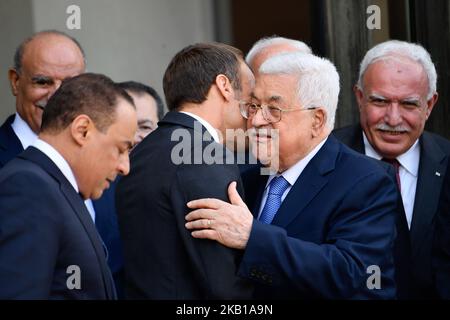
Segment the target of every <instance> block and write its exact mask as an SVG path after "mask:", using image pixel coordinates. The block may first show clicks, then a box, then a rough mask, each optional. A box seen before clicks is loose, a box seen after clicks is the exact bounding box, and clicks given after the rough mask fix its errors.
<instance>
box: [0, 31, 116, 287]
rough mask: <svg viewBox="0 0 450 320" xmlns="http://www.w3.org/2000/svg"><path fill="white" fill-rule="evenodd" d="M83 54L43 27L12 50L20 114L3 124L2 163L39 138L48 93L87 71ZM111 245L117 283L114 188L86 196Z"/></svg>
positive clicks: (72, 43)
mask: <svg viewBox="0 0 450 320" xmlns="http://www.w3.org/2000/svg"><path fill="white" fill-rule="evenodd" d="M85 67H86V61H85V55H84V51H83V49H82V47H81V45H80V44H79V43H78V42H77V40H76V39H74V38H72V37H70V36H68V35H67V34H65V33H62V32H59V31H55V30H50V31H41V32H38V33H36V34H33V35H32V36H31V37H29V38H27V39H25V40H24V41H23V42H22V43H21V44H20V45H19V47H18V48H17V50H16V53H15V55H14V67H13V68H11V69H10V70H9V72H8V76H9V80H10V84H11V90H12V94H13V95H14V96H15V97H16V114H15V115H11V116H9V117H8V119H7V120H6V121H5V123H3V125H2V126H1V127H0V168H2V167H3V166H4V165H5V164H6V163H7V162H8V161H10V160H11V159H13V158H14V157H15V156H17V155H18V154H19V153H21V152H22V151H23V150H25V149H26V148H27V147H28V146H30V145H31V144H32V143H33V142H34V141H36V139H37V137H38V136H37V135H38V134H39V130H40V127H41V121H42V112H43V110H44V108H45V105H46V104H47V101H48V99H50V97H51V96H52V95H53V93H54V92H55V91H56V90H57V89H58V88H59V86H60V85H61V82H62V81H63V80H64V79H67V78H70V77H73V76H76V75H78V74H81V73H83V72H84V70H85ZM85 204H86V206H87V207H88V210H89V213H90V214H91V216H92V217H93V219H94V220H95V221H96V227H97V228H98V230H99V231H100V232H101V236H102V238H104V241H105V244H106V245H107V248H108V253H109V254H108V264H109V266H110V268H111V270H112V271H113V276H114V278H115V280H116V283H117V284H118V286H119V295H120V293H121V291H120V286H121V284H120V283H119V278H121V277H123V276H122V275H121V274H122V263H121V262H120V259H119V258H118V257H120V256H121V248H120V247H118V246H116V245H115V243H113V242H111V241H109V239H110V238H114V236H115V232H114V231H115V229H114V228H113V227H114V226H111V223H110V222H111V221H112V220H114V219H115V216H116V213H115V211H114V192H113V189H111V190H110V189H108V190H106V191H105V193H104V196H103V197H102V198H101V199H99V200H96V201H92V200H91V199H88V200H86V201H85Z"/></svg>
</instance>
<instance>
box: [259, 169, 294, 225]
mask: <svg viewBox="0 0 450 320" xmlns="http://www.w3.org/2000/svg"><path fill="white" fill-rule="evenodd" d="M289 186H290V184H289V182H287V180H286V179H285V178H283V176H279V177H276V178H273V179H272V181H270V184H269V193H268V195H267V200H266V204H265V205H264V208H263V210H262V212H261V216H260V217H259V220H260V221H261V222H263V223H266V224H270V223H272V220H273V218H274V217H275V214H276V213H277V211H278V209H279V208H280V206H281V197H282V196H283V193H284V192H285V191H286V189H287V188H288V187H289Z"/></svg>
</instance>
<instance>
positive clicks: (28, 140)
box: [11, 112, 38, 149]
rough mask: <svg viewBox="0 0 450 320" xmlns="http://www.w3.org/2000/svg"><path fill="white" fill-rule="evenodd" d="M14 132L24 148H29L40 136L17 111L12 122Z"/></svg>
mask: <svg viewBox="0 0 450 320" xmlns="http://www.w3.org/2000/svg"><path fill="white" fill-rule="evenodd" d="M11 127H12V128H13V130H14V133H15V134H16V136H17V137H18V138H19V140H20V143H21V144H22V147H23V149H26V148H28V147H29V146H30V145H31V144H33V142H35V141H36V139H37V138H38V136H37V134H36V133H34V131H33V130H31V128H30V126H29V125H28V124H27V123H26V122H25V121H24V120H23V119H22V117H21V116H20V115H19V114H18V113H17V112H16V116H15V117H14V121H13V123H12V124H11Z"/></svg>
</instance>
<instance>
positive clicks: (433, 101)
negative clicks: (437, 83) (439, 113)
mask: <svg viewBox="0 0 450 320" xmlns="http://www.w3.org/2000/svg"><path fill="white" fill-rule="evenodd" d="M438 98H439V95H438V93H437V92H435V93H434V94H433V96H432V97H431V99H430V100H428V101H427V115H426V117H427V120H428V117H429V116H430V114H431V111H433V107H434V105H435V104H436V102H437V101H438Z"/></svg>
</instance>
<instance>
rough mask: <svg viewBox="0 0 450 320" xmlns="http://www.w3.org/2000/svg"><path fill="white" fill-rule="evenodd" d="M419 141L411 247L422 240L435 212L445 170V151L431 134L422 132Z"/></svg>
mask: <svg viewBox="0 0 450 320" xmlns="http://www.w3.org/2000/svg"><path fill="white" fill-rule="evenodd" d="M420 143H421V146H420V163H419V176H418V179H417V188H416V196H415V201H414V210H413V217H412V222H411V239H412V242H413V243H412V246H413V248H414V247H416V246H418V245H419V244H420V243H421V242H422V238H423V236H424V234H423V232H426V230H429V229H428V228H427V227H424V226H428V225H430V224H431V222H432V220H433V217H434V214H435V213H436V210H437V204H438V202H439V195H440V191H441V188H442V181H443V178H444V176H445V172H446V163H445V153H444V152H442V150H441V149H440V148H439V146H438V145H437V144H436V142H434V140H433V138H432V136H431V135H430V134H429V133H427V132H424V133H423V135H422V137H421V139H420Z"/></svg>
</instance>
